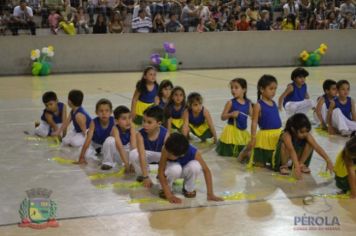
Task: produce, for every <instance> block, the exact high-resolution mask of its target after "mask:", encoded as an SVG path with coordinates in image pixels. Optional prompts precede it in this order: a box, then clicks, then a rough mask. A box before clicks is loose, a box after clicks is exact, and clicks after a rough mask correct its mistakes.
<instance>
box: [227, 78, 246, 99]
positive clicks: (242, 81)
mask: <svg viewBox="0 0 356 236" xmlns="http://www.w3.org/2000/svg"><path fill="white" fill-rule="evenodd" d="M232 83H238V84H239V85H240V86H241V88H243V89H246V92H245V93H244V99H246V100H247V95H246V93H247V81H246V80H245V79H243V78H235V79H232V80H231V81H230V86H231V84H232Z"/></svg>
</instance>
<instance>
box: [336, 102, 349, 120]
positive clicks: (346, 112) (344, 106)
mask: <svg viewBox="0 0 356 236" xmlns="http://www.w3.org/2000/svg"><path fill="white" fill-rule="evenodd" d="M334 101H335V108H339V109H340V110H341V112H342V114H344V116H345V117H346V118H347V119H349V120H352V102H351V98H350V97H347V100H346V103H345V104H342V103H341V102H340V100H339V99H338V98H335V100H334Z"/></svg>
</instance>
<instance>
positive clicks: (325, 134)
mask: <svg viewBox="0 0 356 236" xmlns="http://www.w3.org/2000/svg"><path fill="white" fill-rule="evenodd" d="M314 130H315V133H317V134H318V135H320V136H323V137H328V136H329V133H328V131H326V130H324V129H322V128H320V127H317V128H315V129H314Z"/></svg>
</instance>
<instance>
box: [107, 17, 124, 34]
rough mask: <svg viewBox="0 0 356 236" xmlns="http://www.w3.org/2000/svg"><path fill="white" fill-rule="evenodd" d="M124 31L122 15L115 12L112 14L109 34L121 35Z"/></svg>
mask: <svg viewBox="0 0 356 236" xmlns="http://www.w3.org/2000/svg"><path fill="white" fill-rule="evenodd" d="M123 30H124V25H123V23H122V21H121V17H120V14H119V13H118V12H113V13H112V14H111V20H110V22H109V32H110V33H112V34H120V33H122V32H123Z"/></svg>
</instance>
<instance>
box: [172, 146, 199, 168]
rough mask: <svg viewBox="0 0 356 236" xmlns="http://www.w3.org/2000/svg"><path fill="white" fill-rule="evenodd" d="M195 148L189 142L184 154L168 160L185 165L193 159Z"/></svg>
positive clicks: (195, 152)
mask: <svg viewBox="0 0 356 236" xmlns="http://www.w3.org/2000/svg"><path fill="white" fill-rule="evenodd" d="M197 151H198V150H197V148H196V147H194V146H193V145H191V144H189V148H188V151H187V153H186V154H184V156H182V157H179V158H177V159H176V160H169V159H168V161H169V162H173V163H178V164H179V165H181V166H182V167H184V166H186V165H187V164H188V163H189V162H190V161H193V160H195V155H196V154H197Z"/></svg>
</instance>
